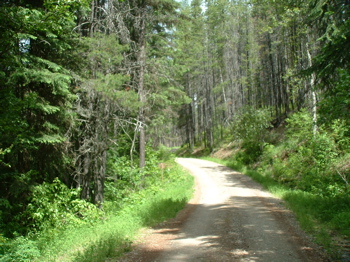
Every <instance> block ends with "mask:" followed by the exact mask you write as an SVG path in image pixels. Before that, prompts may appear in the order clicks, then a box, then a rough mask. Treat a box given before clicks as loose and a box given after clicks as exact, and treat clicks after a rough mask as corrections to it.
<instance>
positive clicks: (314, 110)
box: [306, 44, 318, 137]
mask: <svg viewBox="0 0 350 262" xmlns="http://www.w3.org/2000/svg"><path fill="white" fill-rule="evenodd" d="M306 51H307V57H308V62H309V66H310V67H311V66H312V58H311V54H310V50H309V45H308V44H306ZM315 79H316V76H315V73H312V75H311V79H310V88H311V96H312V102H311V103H312V120H313V129H312V131H313V135H314V137H315V136H316V134H317V129H318V127H317V107H316V106H317V97H316V92H315Z"/></svg>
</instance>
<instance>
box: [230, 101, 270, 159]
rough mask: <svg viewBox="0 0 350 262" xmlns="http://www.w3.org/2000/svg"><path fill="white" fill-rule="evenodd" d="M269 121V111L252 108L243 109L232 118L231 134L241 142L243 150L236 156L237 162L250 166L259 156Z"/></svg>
mask: <svg viewBox="0 0 350 262" xmlns="http://www.w3.org/2000/svg"><path fill="white" fill-rule="evenodd" d="M271 120H272V118H271V113H270V110H268V109H254V108H252V107H245V108H244V109H242V111H241V113H240V114H238V115H237V116H236V117H235V118H234V122H233V126H232V128H233V134H234V136H235V138H237V139H240V140H241V141H242V148H243V149H245V150H242V151H241V152H240V153H239V155H238V156H237V158H238V159H239V161H242V162H243V163H244V164H250V163H252V162H254V161H255V160H256V159H257V158H258V157H259V156H260V155H261V153H262V150H263V145H264V143H265V139H266V137H267V135H268V128H269V127H271Z"/></svg>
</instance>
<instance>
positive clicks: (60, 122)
mask: <svg viewBox="0 0 350 262" xmlns="http://www.w3.org/2000/svg"><path fill="white" fill-rule="evenodd" d="M349 12H350V5H349V3H348V1H330V0H310V1H289V0H277V1H276V0H273V1H272V0H264V1H260V0H259V1H255V0H252V1H245V0H235V1H228V0H208V1H200V0H193V1H190V2H186V1H184V2H182V3H181V4H180V3H178V2H175V1H172V0H152V1H150V0H130V1H118V0H79V1H71V0H63V1H53V0H38V1H29V0H6V1H3V2H2V3H1V4H0V38H1V40H2V44H1V46H0V100H1V101H0V103H1V110H0V179H1V185H0V234H1V235H3V236H5V237H6V238H13V237H16V236H18V235H27V234H28V233H37V232H39V231H45V230H48V229H49V228H53V227H64V225H66V224H69V223H70V222H72V223H73V224H74V223H80V222H77V221H85V220H86V221H87V220H89V221H90V222H92V223H93V222H94V221H96V219H97V220H98V217H101V216H103V215H101V214H102V213H100V212H102V211H101V210H103V209H105V210H106V209H107V208H106V206H104V202H105V200H106V199H107V200H108V201H110V202H108V205H110V203H111V202H113V203H118V201H120V202H122V199H126V198H127V194H128V193H127V192H130V191H133V190H139V189H142V188H145V187H146V186H147V185H148V186H149V185H150V184H152V183H156V182H155V177H154V176H153V173H157V172H159V170H158V169H157V168H156V167H157V164H158V162H159V160H158V158H157V154H156V153H155V152H154V151H153V150H154V148H157V147H159V146H161V145H166V146H179V145H181V144H186V145H187V146H188V147H189V148H190V150H193V149H194V147H195V146H203V147H205V148H206V149H207V150H208V151H213V150H214V148H215V147H216V146H217V144H218V142H219V141H222V140H223V139H229V140H230V141H231V140H240V141H241V142H242V153H241V155H240V156H239V157H240V161H243V162H245V163H248V164H249V163H253V162H255V161H257V160H259V159H260V160H261V159H265V160H261V161H262V162H264V161H267V162H271V163H273V165H274V166H273V172H272V173H273V176H274V177H275V178H276V179H277V180H279V181H281V182H282V183H287V184H290V185H291V186H292V187H296V188H302V189H304V190H309V191H312V190H314V191H315V192H316V191H317V192H319V190H321V191H322V192H323V193H324V194H326V195H327V194H328V195H329V194H335V195H339V196H341V197H343V196H344V195H346V194H348V182H349V180H348V179H349V178H348V176H349V167H348V164H347V163H348V162H349V159H350V156H349V154H350V152H349V145H350V142H349V141H350V140H349V136H350V133H349V128H348V126H349V124H350V121H349V120H350V118H349V110H350V106H349V105H350V102H349V101H350V100H349V85H350V80H349V77H350V72H349V67H348V64H349V57H350V56H349V54H350V52H349V48H350V44H349V33H350V27H349V19H348V17H349ZM296 112H301V113H297V114H294V113H296ZM293 114H294V116H293ZM286 124H287V125H288V126H289V128H290V130H293V131H287V134H286V137H287V139H286V140H285V141H287V142H286V144H284V150H280V151H278V152H275V151H274V150H272V149H273V148H278V143H279V142H280V141H281V137H283V136H282V135H281V134H280V135H276V134H275V133H273V135H272V134H271V133H269V131H271V129H272V128H273V127H275V128H279V129H278V130H280V129H284V128H285V126H286ZM288 132H289V133H288ZM272 152H275V153H272ZM322 152H323V153H322ZM324 152H327V153H324ZM163 153H164V152H162V151H160V153H158V155H162V154H163ZM266 154H267V155H266ZM262 156H263V157H262ZM269 156H271V159H270V158H269ZM261 157H262V158H261ZM264 157H265V158H264ZM267 159H269V160H267ZM296 163H298V164H299V165H296ZM305 166H307V167H308V168H310V166H311V167H312V168H310V169H308V170H307V172H306V173H307V174H308V175H305V172H304V171H305V170H303V169H305ZM284 168H289V171H290V172H282V171H281V170H282V169H284ZM323 171H325V172H323ZM315 183H316V184H317V183H318V184H319V185H320V187H318V188H316V187H315V186H314V184H315ZM57 196H60V200H58V199H57ZM91 210H94V211H93V212H92V211H91ZM344 212H345V211H344ZM92 213H93V214H92ZM64 216H65V217H69V219H63V218H62V217H64ZM84 219H85V220H84ZM69 221H70V222H69ZM86 221H85V222H86ZM85 222H84V223H85ZM82 223H83V222H82ZM1 239H2V237H1V236H0V240H1ZM0 250H1V248H0Z"/></svg>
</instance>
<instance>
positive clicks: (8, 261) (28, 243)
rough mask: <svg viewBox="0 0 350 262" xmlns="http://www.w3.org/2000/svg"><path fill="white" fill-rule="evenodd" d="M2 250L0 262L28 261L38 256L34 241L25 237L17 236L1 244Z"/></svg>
mask: <svg viewBox="0 0 350 262" xmlns="http://www.w3.org/2000/svg"><path fill="white" fill-rule="evenodd" d="M2 252H3V255H2V256H1V257H0V262H14V261H16V262H30V261H33V259H35V258H37V257H39V256H40V250H39V248H38V247H37V246H36V243H35V242H34V241H32V240H29V239H28V238H25V237H18V238H16V239H14V240H13V241H8V242H7V243H5V244H2Z"/></svg>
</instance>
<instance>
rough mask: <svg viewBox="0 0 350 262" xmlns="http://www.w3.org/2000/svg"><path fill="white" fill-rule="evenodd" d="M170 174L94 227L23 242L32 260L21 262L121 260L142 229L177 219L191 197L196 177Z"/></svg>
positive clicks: (175, 171) (173, 171) (174, 170)
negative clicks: (170, 219) (173, 218)
mask: <svg viewBox="0 0 350 262" xmlns="http://www.w3.org/2000/svg"><path fill="white" fill-rule="evenodd" d="M169 172H170V173H169V174H168V176H167V178H168V179H167V180H166V181H164V182H163V183H162V184H160V185H158V186H154V187H152V186H151V187H150V188H148V189H145V190H142V191H140V192H138V193H135V194H134V195H133V196H131V197H130V202H129V203H127V204H124V205H123V208H122V209H120V210H118V211H117V212H114V213H113V214H108V216H107V217H105V218H104V219H103V220H101V221H100V222H98V223H95V224H94V225H93V226H81V227H77V228H74V229H72V228H70V229H67V230H65V231H63V232H62V231H61V232H55V231H54V230H52V231H51V232H50V234H42V235H41V236H40V237H39V238H38V237H37V238H36V239H34V240H29V239H24V240H23V241H22V242H23V243H25V244H28V243H30V247H26V249H27V250H30V253H28V257H29V256H31V259H30V260H26V259H23V260H20V261H47V262H49V261H60V262H72V261H75V262H90V261H91V262H99V261H105V260H106V259H107V258H116V257H118V256H120V255H121V254H122V253H124V252H126V251H128V250H129V249H130V246H131V243H132V241H133V240H134V239H135V238H136V237H137V234H138V232H139V231H140V229H141V228H144V227H151V226H154V225H156V224H158V223H160V222H162V221H164V220H166V219H169V218H172V217H175V216H176V214H177V213H178V212H179V211H180V210H181V209H182V208H183V207H184V206H185V205H186V203H187V202H188V201H189V200H190V198H191V197H192V194H193V185H194V180H193V177H192V176H190V175H189V174H188V173H185V172H184V171H183V170H182V169H181V168H180V167H178V166H175V167H174V168H172V169H171V171H169ZM16 248H20V246H19V245H17V246H16ZM31 249H32V251H31ZM38 249H39V250H40V256H39V255H38ZM13 252H15V250H14V251H13ZM11 256H12V258H11ZM16 256H17V255H16V254H14V253H13V254H10V255H9V256H6V257H5V256H4V257H2V258H0V261H1V262H2V261H14V260H13V258H14V257H16ZM34 257H35V258H34ZM16 258H19V256H17V257H16ZM11 259H12V260H11ZM20 259H21V258H20ZM17 261H18V260H17Z"/></svg>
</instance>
